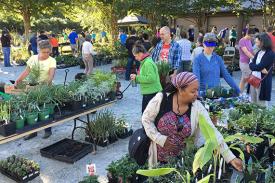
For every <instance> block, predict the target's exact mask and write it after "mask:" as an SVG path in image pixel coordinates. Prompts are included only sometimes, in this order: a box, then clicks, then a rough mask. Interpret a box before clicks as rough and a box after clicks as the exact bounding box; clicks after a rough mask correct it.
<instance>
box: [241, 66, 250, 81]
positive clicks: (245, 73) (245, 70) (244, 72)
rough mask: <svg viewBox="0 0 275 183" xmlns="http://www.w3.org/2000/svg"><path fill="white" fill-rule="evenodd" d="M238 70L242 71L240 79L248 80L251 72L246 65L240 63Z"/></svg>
mask: <svg viewBox="0 0 275 183" xmlns="http://www.w3.org/2000/svg"><path fill="white" fill-rule="evenodd" d="M240 69H241V71H242V79H246V78H248V77H249V76H250V74H251V72H252V71H251V70H250V68H249V64H247V63H243V62H240Z"/></svg>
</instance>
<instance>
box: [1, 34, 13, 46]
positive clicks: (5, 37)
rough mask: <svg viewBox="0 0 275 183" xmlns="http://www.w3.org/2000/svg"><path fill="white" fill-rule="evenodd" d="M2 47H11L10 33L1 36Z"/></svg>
mask: <svg viewBox="0 0 275 183" xmlns="http://www.w3.org/2000/svg"><path fill="white" fill-rule="evenodd" d="M1 44H2V47H11V37H10V35H9V34H4V35H3V36H2V37H1Z"/></svg>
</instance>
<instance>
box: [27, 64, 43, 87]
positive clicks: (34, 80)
mask: <svg viewBox="0 0 275 183" xmlns="http://www.w3.org/2000/svg"><path fill="white" fill-rule="evenodd" d="M40 75H41V71H40V64H35V65H33V66H32V69H31V71H30V73H29V75H28V78H27V81H28V83H29V85H30V86H36V85H38V84H39V83H38V80H39V77H40Z"/></svg>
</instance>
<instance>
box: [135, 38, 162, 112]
mask: <svg viewBox="0 0 275 183" xmlns="http://www.w3.org/2000/svg"><path fill="white" fill-rule="evenodd" d="M132 51H133V55H134V56H135V59H136V60H138V61H140V62H141V64H140V71H139V73H138V75H136V74H131V75H130V78H131V80H132V81H134V82H137V83H138V84H140V85H141V94H142V95H143V98H142V113H143V111H144V110H145V108H146V106H147V104H148V103H149V101H150V100H151V99H152V98H153V97H154V96H155V95H156V93H158V92H160V91H161V90H162V87H161V84H160V78H159V73H158V68H157V66H156V64H155V63H154V62H153V60H152V58H151V57H150V56H149V53H147V51H146V49H145V48H144V46H143V45H142V43H139V42H138V43H136V44H135V45H134V47H133V50H132Z"/></svg>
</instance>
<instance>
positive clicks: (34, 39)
mask: <svg viewBox="0 0 275 183" xmlns="http://www.w3.org/2000/svg"><path fill="white" fill-rule="evenodd" d="M30 44H31V50H32V52H33V54H34V55H37V54H38V52H37V34H36V33H34V34H33V36H32V37H31V39H30Z"/></svg>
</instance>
